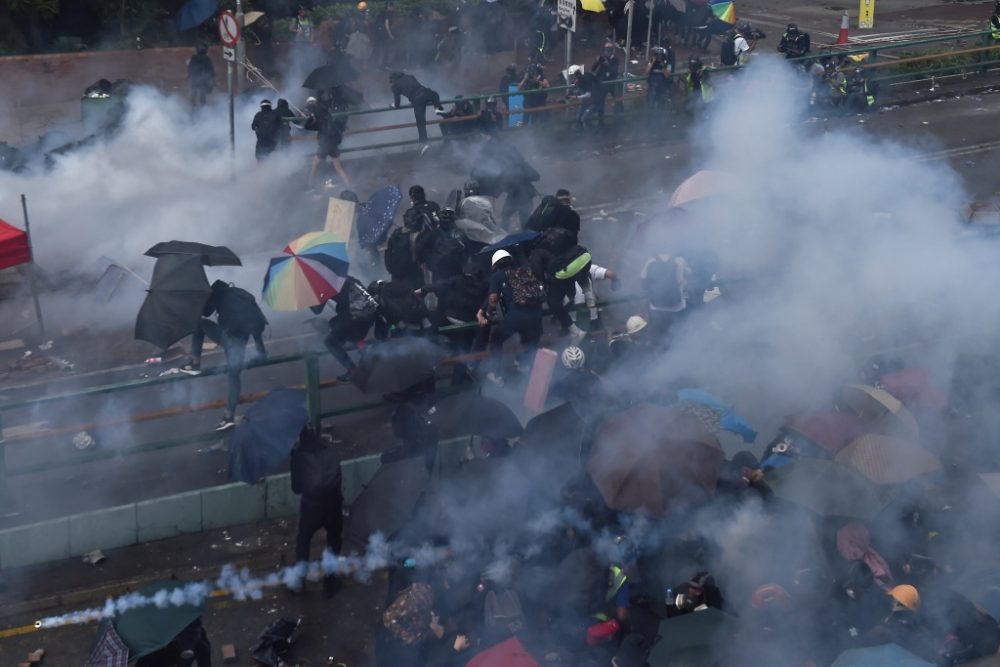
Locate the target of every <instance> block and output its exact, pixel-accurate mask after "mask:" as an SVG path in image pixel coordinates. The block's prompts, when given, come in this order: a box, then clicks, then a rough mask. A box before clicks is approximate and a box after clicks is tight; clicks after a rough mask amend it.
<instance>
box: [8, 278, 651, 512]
mask: <svg viewBox="0 0 1000 667" xmlns="http://www.w3.org/2000/svg"><path fill="white" fill-rule="evenodd" d="M635 298H636V297H635V296H622V297H618V298H615V299H607V300H604V301H602V302H600V303H599V304H598V306H599V307H607V306H610V305H614V304H618V303H623V302H627V301H631V300H634V299H635ZM581 312H585V311H581ZM578 319H579V318H578ZM587 322H588V320H586V318H584V319H583V320H581V323H582V324H583V325H584V326H586V324H587ZM477 326H478V325H477V323H475V322H466V323H463V324H454V325H448V326H444V327H440V328H438V329H437V331H438V333H440V334H444V335H446V336H447V335H453V334H457V333H461V332H463V331H468V330H470V329H474V328H476V327H477ZM484 356H485V353H471V354H464V355H457V356H452V357H448V358H447V359H445V360H444V361H443V362H442V364H441V365H442V366H450V365H455V364H461V363H466V362H469V361H474V360H478V359H482V358H483V357H484ZM319 357H320V354H319V353H307V354H291V355H275V356H271V357H268V358H267V360H266V361H263V362H258V363H255V362H251V363H250V364H248V365H247V366H246V369H247V370H252V369H256V368H264V367H268V366H278V365H285V364H290V363H302V364H303V371H304V374H303V375H304V382H303V383H302V384H299V385H295V386H296V387H297V388H301V389H305V391H306V403H307V408H308V410H309V418H310V421H311V422H312V423H313V424H314V425H315V426H319V423H320V421H321V420H322V419H326V418H330V417H340V416H344V415H349V414H356V413H360V412H366V411H369V410H375V409H378V408H381V407H386V406H388V405H389V404H388V403H386V402H385V401H383V400H373V401H366V402H362V403H358V404H356V405H350V406H346V407H338V408H333V409H330V410H325V411H324V410H323V409H322V404H321V400H320V391H321V390H323V389H328V388H332V387H336V386H349V385H350V383H345V382H341V381H339V380H336V379H326V380H324V379H321V377H320V370H319ZM225 373H226V367H225V365H221V366H211V367H205V368H203V369H202V372H201V374H200V375H198V376H190V375H184V374H170V375H163V376H159V377H153V378H143V379H140V380H131V381H127V382H116V383H112V384H105V385H98V386H93V387H87V388H84V389H79V390H75V391H67V392H61V393H56V394H48V395H43V396H37V397H34V398H27V399H20V400H14V401H7V402H4V403H0V508H2V507H3V506H4V505H6V504H9V503H10V500H11V499H10V495H9V490H8V480H9V478H10V477H16V476H20V475H27V474H32V473H37V472H44V471H50V470H54V469H58V468H65V467H71V466H78V465H84V464H87V463H93V462H95V461H100V460H105V459H111V458H118V457H121V456H129V455H133V454H142V453H145V452H153V451H160V450H164V449H172V448H174V447H181V446H184V445H190V444H196V443H200V442H209V441H212V440H217V439H219V438H220V435H219V433H217V432H216V431H208V432H199V433H191V434H188V435H183V436H177V437H170V438H165V439H161V440H155V441H153V442H147V443H140V444H136V445H132V446H129V447H123V448H117V449H113V450H112V449H107V450H104V449H100V448H98V449H96V450H95V451H93V452H88V453H84V454H78V455H73V456H67V457H65V458H61V459H59V460H56V461H46V462H43V463H31V464H26V465H20V466H17V467H8V465H7V448H8V447H10V446H15V445H24V444H27V443H30V442H33V441H38V440H44V439H47V438H51V437H55V436H60V435H68V434H70V433H76V432H79V431H92V430H98V429H104V428H112V427H115V426H122V425H126V424H134V423H144V422H151V421H155V420H159V419H167V418H171V417H178V416H182V415H186V414H194V413H197V412H203V411H206V410H216V409H220V408H222V407H224V406H225V401H224V400H217V401H211V402H206V403H201V404H196V405H179V406H174V407H169V408H164V409H162V410H157V411H153V412H145V413H140V414H133V415H129V416H127V417H119V418H114V419H105V420H100V421H93V422H90V423H86V424H72V425H64V426H57V427H55V428H47V429H39V430H35V431H30V432H22V433H15V434H12V435H6V434H5V433H4V429H3V423H4V415H5V414H6V413H8V412H12V411H15V410H22V409H25V408H31V407H34V406H41V405H51V404H58V403H64V402H67V401H73V400H81V399H86V398H88V397H96V396H104V395H110V394H116V393H122V392H132V391H138V390H142V389H148V388H151V387H157V386H162V385H168V384H173V383H177V382H192V381H197V380H199V379H200V378H203V377H212V376H219V375H224V374H225ZM267 393H268V392H267V391H262V392H256V393H253V394H247V395H242V396H240V399H239V402H240V403H241V404H245V403H252V402H254V401H256V400H259V399H261V398H263V397H264V396H266V395H267Z"/></svg>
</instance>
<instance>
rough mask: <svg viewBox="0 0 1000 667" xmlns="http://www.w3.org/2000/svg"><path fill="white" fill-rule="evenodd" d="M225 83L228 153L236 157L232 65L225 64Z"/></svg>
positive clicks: (229, 63)
mask: <svg viewBox="0 0 1000 667" xmlns="http://www.w3.org/2000/svg"><path fill="white" fill-rule="evenodd" d="M226 81H227V82H228V83H229V152H230V153H231V154H232V155H234V156H235V155H236V114H235V107H236V99H235V95H234V91H233V63H232V62H227V63H226Z"/></svg>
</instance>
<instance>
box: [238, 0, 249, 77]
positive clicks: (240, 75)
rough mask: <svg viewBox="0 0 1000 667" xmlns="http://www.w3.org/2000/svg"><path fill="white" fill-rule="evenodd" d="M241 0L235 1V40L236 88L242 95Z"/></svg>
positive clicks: (244, 50)
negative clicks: (236, 35)
mask: <svg viewBox="0 0 1000 667" xmlns="http://www.w3.org/2000/svg"><path fill="white" fill-rule="evenodd" d="M244 20H245V15H244V14H243V0H236V24H237V25H239V26H240V30H239V37H238V38H237V40H236V88H237V89H238V90H239V91H240V92H241V93H242V92H243V83H244V81H246V65H245V63H246V61H247V42H246V40H245V39H243V28H244V25H243V22H244Z"/></svg>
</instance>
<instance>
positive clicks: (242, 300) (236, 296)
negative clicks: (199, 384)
mask: <svg viewBox="0 0 1000 667" xmlns="http://www.w3.org/2000/svg"><path fill="white" fill-rule="evenodd" d="M214 313H218V322H213V321H212V320H210V319H207V318H209V317H211V316H212V315H213V314H214ZM203 315H204V317H203V318H202V320H201V323H200V324H199V326H198V329H197V330H196V331H195V332H194V333H193V334H192V335H191V359H190V361H188V363H187V364H185V365H184V366H182V367H181V368H180V369H179V370H180V371H181V372H182V373H186V374H188V375H200V374H201V350H202V346H203V345H204V343H205V336H208V337H209V339H211V340H212V341H213V342H215V343H217V344H218V345H221V346H222V349H223V351H224V352H225V353H226V374H227V376H228V378H229V394H228V396H227V403H226V412H225V413H224V414H223V415H222V421H220V422H219V425H218V426H217V427H216V429H215V430H217V431H228V430H229V429H231V428H233V427H234V426H236V422H235V420H234V416H235V414H236V405H237V404H238V403H239V400H240V373H241V371H242V370H243V361H244V359H245V356H246V347H247V343H249V342H250V338H251V337H253V342H254V345H255V346H256V348H257V360H258V362H261V361H265V360H267V349H266V348H265V347H264V338H263V333H264V327H266V326H267V318H265V317H264V313H262V312H261V310H260V306H258V305H257V301H256V300H255V299H254V298H253V295H251V294H250V293H249V292H247V291H246V290H243V289H240V288H239V287H236V286H235V285H232V284H230V283H225V282H223V281H221V280H216V281H215V282H214V283H212V293H211V295H210V296H209V297H208V301H207V302H206V303H205V308H204V311H203Z"/></svg>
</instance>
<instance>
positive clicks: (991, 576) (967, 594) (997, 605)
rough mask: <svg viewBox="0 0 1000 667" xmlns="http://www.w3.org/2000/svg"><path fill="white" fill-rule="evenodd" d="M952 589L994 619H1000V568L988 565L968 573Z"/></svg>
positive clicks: (957, 580) (956, 581)
mask: <svg viewBox="0 0 1000 667" xmlns="http://www.w3.org/2000/svg"><path fill="white" fill-rule="evenodd" d="M952 588H953V589H954V590H955V592H956V593H958V594H960V595H962V596H963V597H964V598H965V599H967V600H968V601H969V602H972V603H973V604H976V605H978V606H979V607H981V608H982V609H983V610H984V611H985V612H986V613H987V614H989V615H990V616H992V617H993V618H1000V567H997V566H995V565H993V566H991V565H986V566H984V567H982V568H979V569H975V570H971V571H969V572H966V573H965V574H963V575H962V576H960V577H959V578H958V579H956V580H955V582H954V584H952Z"/></svg>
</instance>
